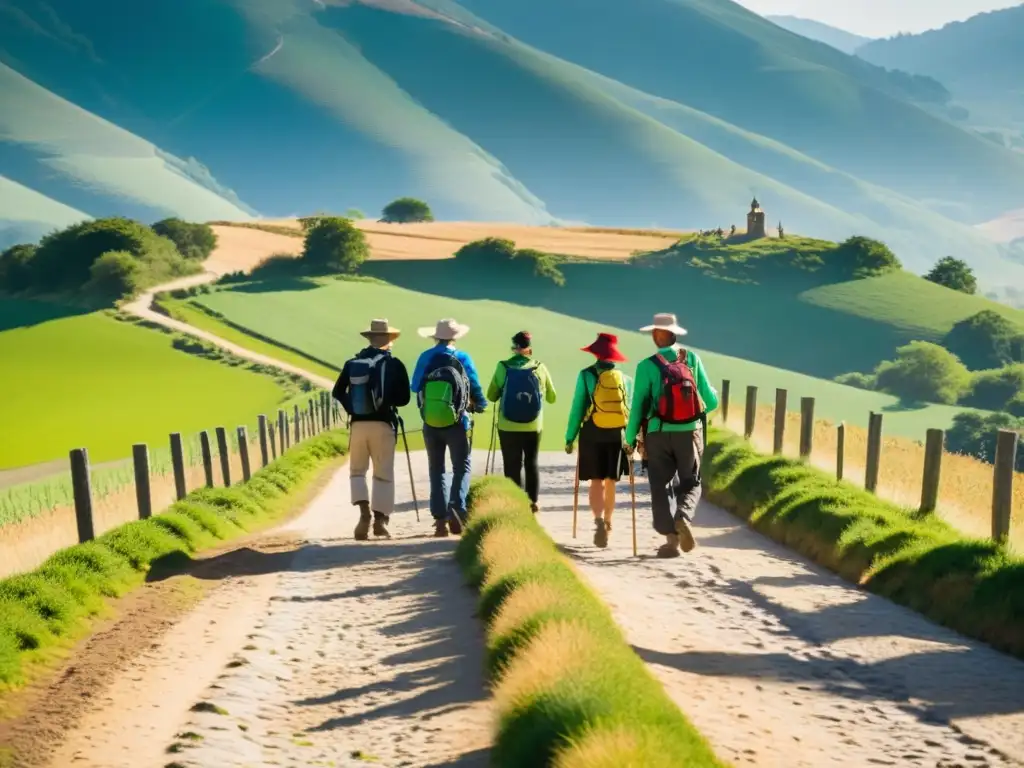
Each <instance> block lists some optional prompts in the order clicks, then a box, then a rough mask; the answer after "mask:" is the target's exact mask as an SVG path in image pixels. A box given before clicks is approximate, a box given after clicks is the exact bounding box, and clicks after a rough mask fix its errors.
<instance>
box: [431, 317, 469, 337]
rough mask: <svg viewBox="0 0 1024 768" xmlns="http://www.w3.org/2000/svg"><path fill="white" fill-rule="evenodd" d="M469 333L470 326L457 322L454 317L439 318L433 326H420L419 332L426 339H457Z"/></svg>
mask: <svg viewBox="0 0 1024 768" xmlns="http://www.w3.org/2000/svg"><path fill="white" fill-rule="evenodd" d="M467 333H469V326H468V325H462V324H461V323H457V322H455V321H454V320H453V319H451V318H450V317H449V318H445V319H444V320H438V321H437V325H435V326H434V327H433V328H430V327H427V328H420V329H419V334H420V336H422V337H423V338H425V339H437V340H438V341H455V340H456V339H459V338H462V337H463V336H465V335H466V334H467Z"/></svg>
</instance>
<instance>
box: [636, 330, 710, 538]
mask: <svg viewBox="0 0 1024 768" xmlns="http://www.w3.org/2000/svg"><path fill="white" fill-rule="evenodd" d="M640 330H641V332H643V333H650V334H651V339H652V340H653V341H654V346H655V347H657V349H658V351H657V352H656V353H655V354H654V355H652V356H651V357H648V358H646V359H645V360H642V361H641V362H640V364H639V365H637V368H636V378H635V385H634V389H633V406H632V408H631V409H630V413H629V424H628V426H627V427H626V444H627V446H628V448H629V450H630V451H632V450H634V449H635V447H636V443H637V438H638V436H639V435H640V433H641V432H644V433H645V435H646V437H645V438H644V447H645V448H646V452H647V476H648V480H649V481H650V484H651V512H652V514H653V516H654V529H655V530H656V531H657V532H658V533H660V534H661V535H662V536H664V537H665V543H664V544H663V545H662V546H661V547H660V548H659V549H658V557H665V558H668V557H679V554H680V550H682V551H683V552H689V551H691V550H692V549H693V548H694V547H695V546H697V543H696V541H695V540H694V538H693V530H692V528H691V523H692V522H693V517H694V515H695V514H696V512H697V504H698V502H699V501H700V495H701V480H700V464H701V457H702V456H703V453H704V439H705V434H704V433H705V431H706V429H707V414H708V413H709V412H711V411H713V410H715V408H717V407H718V393H717V392H716V391H715V388H714V387H712V386H711V383H710V382H709V381H708V377H707V372H706V371H705V370H704V364H703V363H702V362H701V359H700V357H699V356H698V355H697V353H696V352H694V351H693V350H687V349H684V348H683V347H682V346H681V345H680V344H679V343H678V340H679V339H680V337H682V336H685V335H686V329H685V328H683V327H681V326H680V325H679V322H678V321H677V320H676V316H675V315H672V314H668V313H661V314H657V315H655V316H654V322H653V323H651V324H650V325H646V326H644V327H643V328H641V329H640Z"/></svg>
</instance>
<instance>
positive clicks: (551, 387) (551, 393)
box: [544, 365, 558, 405]
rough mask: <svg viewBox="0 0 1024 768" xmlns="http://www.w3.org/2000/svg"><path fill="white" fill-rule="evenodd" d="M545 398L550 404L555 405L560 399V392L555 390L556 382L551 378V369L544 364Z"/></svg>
mask: <svg viewBox="0 0 1024 768" xmlns="http://www.w3.org/2000/svg"><path fill="white" fill-rule="evenodd" d="M544 399H545V400H547V401H548V404H549V405H553V404H554V402H555V401H556V400H557V399H558V393H557V392H555V382H554V381H552V380H551V371H549V370H548V367H547V366H546V365H545V366H544Z"/></svg>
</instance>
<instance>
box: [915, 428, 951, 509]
mask: <svg viewBox="0 0 1024 768" xmlns="http://www.w3.org/2000/svg"><path fill="white" fill-rule="evenodd" d="M945 440H946V433H945V432H943V431H942V430H941V429H929V430H928V432H927V435H926V437H925V441H924V477H923V478H922V479H921V511H922V512H934V511H935V508H936V507H937V506H938V505H939V478H940V477H941V476H942V452H943V450H945Z"/></svg>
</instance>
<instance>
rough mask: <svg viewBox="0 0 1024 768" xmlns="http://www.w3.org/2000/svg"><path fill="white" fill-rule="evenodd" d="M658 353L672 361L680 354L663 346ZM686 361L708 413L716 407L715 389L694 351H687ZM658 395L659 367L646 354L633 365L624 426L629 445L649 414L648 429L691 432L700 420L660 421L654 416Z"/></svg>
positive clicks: (674, 349)
mask: <svg viewBox="0 0 1024 768" xmlns="http://www.w3.org/2000/svg"><path fill="white" fill-rule="evenodd" d="M658 354H660V355H662V356H663V357H664V358H665V359H666V360H668V361H669V362H670V363H671V362H673V361H675V360H676V359H677V358H678V357H679V348H678V347H666V348H665V349H659V350H658ZM687 364H688V365H689V366H690V370H691V371H693V378H694V380H695V381H696V382H697V392H698V393H700V396H701V399H702V400H703V401H704V407H705V408H706V409H707V412H708V413H710V412H711V411H713V410H715V409H716V408H717V407H718V392H716V391H715V388H714V387H713V386H711V382H709V381H708V375H707V371H705V370H704V363H702V362H701V359H700V356H699V355H698V354H697V353H696V352H694V351H693V350H688V351H687ZM660 397H661V369H660V368H658V364H657V363H656V362H654V360H653V359H651V358H649V357H648V358H646V359H644V360H641V361H640V363H639V364H638V365H637V367H636V388H635V389H634V390H633V406H632V408H630V411H629V426H628V427H626V442H627V443H628V444H629V445H633V444H635V443H636V436H637V434H638V433H639V432H640V425H641V423H642V422H643V420H644V419H645V418H648V417H650V421H649V422H648V425H647V431H648V432H661V431H664V432H692V431H693V430H695V429H696V428H697V425H698V424H699V423H700V422H699V421H694V422H691V423H689V424H663V423H662V421H661V419H659V418H658V417H657V416H655V415H654V411H655V408H657V405H658V398H660Z"/></svg>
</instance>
